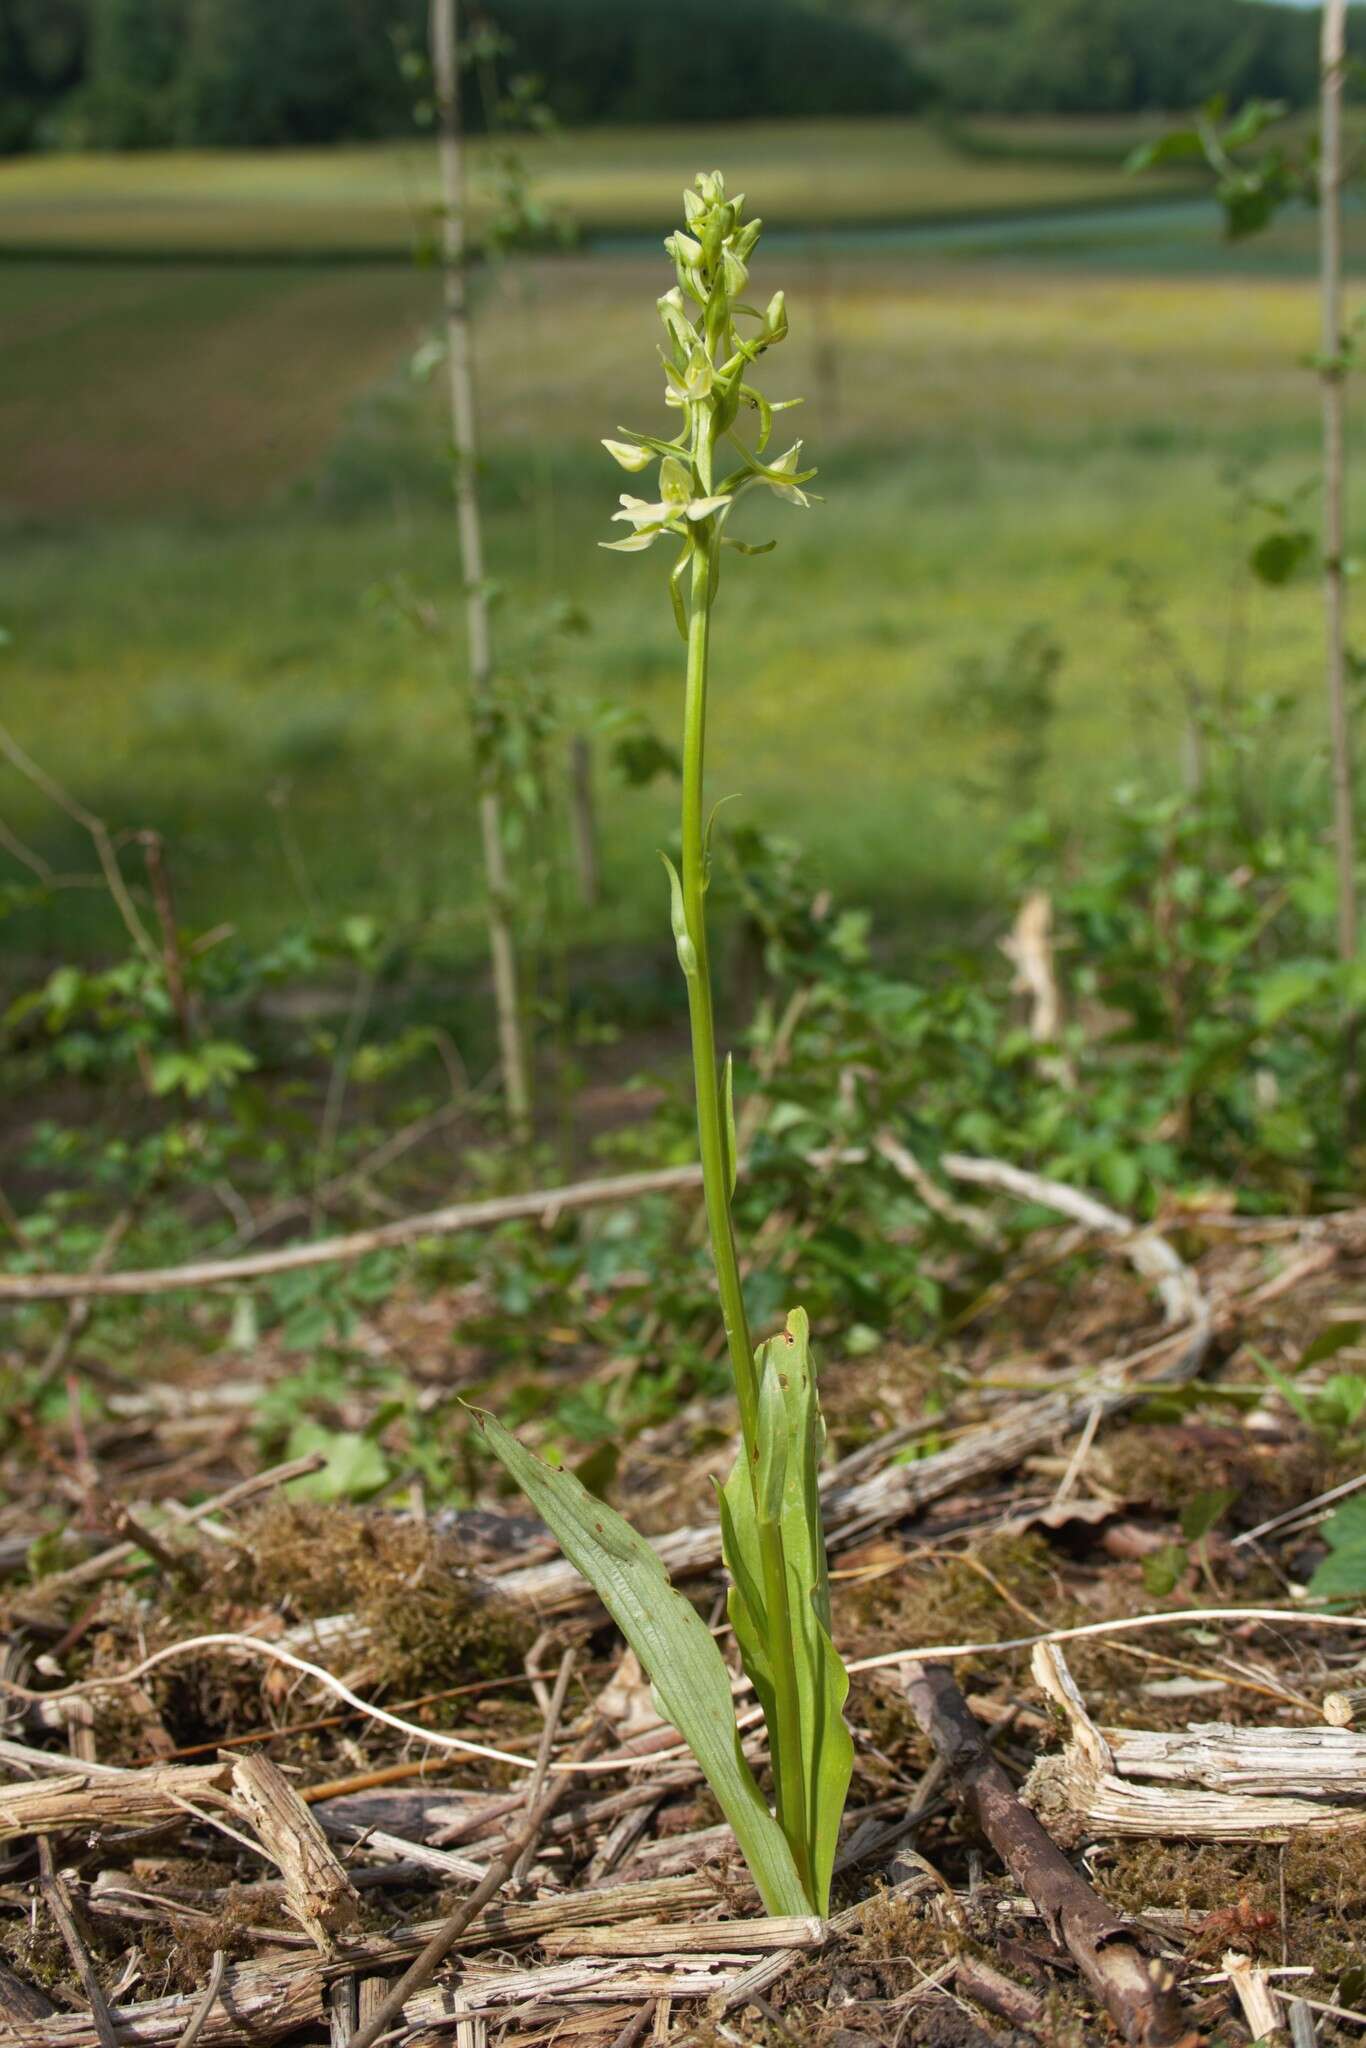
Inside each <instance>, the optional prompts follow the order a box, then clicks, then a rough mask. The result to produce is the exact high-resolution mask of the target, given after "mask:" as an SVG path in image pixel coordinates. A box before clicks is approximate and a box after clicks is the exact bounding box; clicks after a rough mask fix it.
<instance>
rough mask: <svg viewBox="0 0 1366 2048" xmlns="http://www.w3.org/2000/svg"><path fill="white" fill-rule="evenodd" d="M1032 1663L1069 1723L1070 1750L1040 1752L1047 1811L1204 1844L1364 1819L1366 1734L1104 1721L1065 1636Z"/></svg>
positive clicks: (1346, 1825) (1328, 1828) (1034, 1792)
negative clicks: (1071, 1664) (1083, 1688)
mask: <svg viewBox="0 0 1366 2048" xmlns="http://www.w3.org/2000/svg"><path fill="white" fill-rule="evenodd" d="M1032 1664H1033V1672H1034V1677H1035V1679H1036V1681H1037V1682H1038V1684H1039V1685H1040V1686H1041V1687H1042V1689H1043V1691H1044V1692H1045V1693H1047V1694H1048V1696H1049V1697H1050V1698H1051V1699H1052V1700H1054V1701H1055V1702H1056V1704H1057V1705H1058V1706H1060V1707H1061V1708H1062V1710H1063V1712H1064V1714H1065V1715H1066V1717H1067V1722H1068V1729H1069V1739H1068V1743H1067V1747H1066V1749H1065V1750H1064V1751H1063V1752H1062V1754H1061V1755H1060V1756H1053V1757H1045V1758H1043V1759H1041V1760H1040V1762H1039V1763H1037V1764H1036V1765H1035V1767H1034V1769H1033V1771H1032V1772H1031V1774H1030V1777H1029V1780H1028V1782H1027V1784H1026V1786H1025V1796H1026V1797H1027V1798H1028V1799H1029V1801H1030V1803H1031V1805H1033V1806H1034V1807H1036V1808H1037V1809H1038V1811H1039V1812H1041V1813H1043V1814H1045V1815H1048V1816H1050V1817H1054V1818H1057V1819H1059V1820H1063V1819H1065V1820H1066V1821H1067V1823H1068V1824H1069V1825H1070V1826H1071V1827H1073V1828H1076V1827H1078V1826H1080V1827H1082V1828H1084V1829H1085V1830H1086V1831H1087V1832H1088V1833H1094V1834H1098V1835H1107V1834H1108V1835H1128V1836H1142V1835H1156V1836H1165V1837H1168V1838H1171V1839H1177V1840H1182V1839H1184V1840H1192V1839H1194V1840H1200V1841H1269V1840H1274V1839H1276V1838H1277V1837H1284V1835H1285V1833H1286V1831H1287V1830H1289V1829H1307V1830H1309V1831H1310V1832H1313V1833H1320V1834H1323V1833H1340V1832H1342V1831H1343V1830H1344V1829H1362V1828H1366V1735H1359V1734H1353V1733H1352V1731H1351V1730H1350V1729H1347V1728H1333V1727H1323V1726H1320V1727H1314V1728H1235V1727H1229V1726H1226V1725H1224V1724H1223V1723H1220V1722H1206V1723H1200V1724H1197V1725H1196V1726H1195V1727H1193V1728H1186V1729H1177V1730H1166V1729H1146V1728H1116V1729H1104V1730H1102V1729H1100V1728H1098V1727H1097V1726H1096V1724H1095V1722H1094V1721H1093V1720H1092V1719H1091V1717H1090V1715H1089V1714H1088V1712H1087V1710H1086V1705H1085V1702H1084V1701H1083V1699H1082V1697H1081V1694H1080V1693H1079V1692H1078V1690H1077V1687H1076V1684H1075V1682H1074V1681H1073V1678H1072V1675H1071V1673H1070V1672H1069V1670H1068V1668H1067V1665H1066V1663H1065V1661H1064V1659H1063V1655H1062V1652H1061V1651H1060V1650H1059V1649H1058V1648H1057V1646H1056V1645H1053V1644H1046V1643H1041V1644H1038V1645H1037V1646H1036V1647H1035V1650H1034V1653H1033V1659H1032ZM1135 1780H1139V1781H1142V1782H1138V1783H1135V1782H1134V1781H1135ZM1335 1798H1336V1800H1337V1801H1338V1802H1339V1803H1334V1802H1335ZM1344 1798H1345V1799H1347V1800H1351V1801H1353V1802H1355V1803H1353V1804H1342V1803H1340V1802H1341V1801H1342V1800H1343V1799H1344Z"/></svg>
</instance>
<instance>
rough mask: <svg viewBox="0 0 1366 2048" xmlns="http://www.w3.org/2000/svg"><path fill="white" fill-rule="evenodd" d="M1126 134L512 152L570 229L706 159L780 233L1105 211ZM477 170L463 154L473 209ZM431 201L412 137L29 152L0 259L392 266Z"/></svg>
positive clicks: (769, 126)
mask: <svg viewBox="0 0 1366 2048" xmlns="http://www.w3.org/2000/svg"><path fill="white" fill-rule="evenodd" d="M1051 132H1055V133H1056V148H1057V151H1058V154H1056V155H1054V154H1053V153H1051V149H1050V133H1051ZM1137 132H1139V131H1138V130H1137V129H1136V128H1135V124H1134V123H1133V122H1125V123H1123V124H1120V125H1115V126H1110V125H1107V124H1105V123H1094V122H1092V123H1088V124H1086V126H1085V127H1084V129H1082V130H1080V131H1078V138H1079V139H1081V140H1084V142H1085V145H1086V146H1085V148H1084V149H1081V150H1078V149H1077V148H1076V147H1075V146H1074V143H1073V138H1072V137H1071V136H1070V135H1069V133H1068V131H1066V130H1057V131H1050V130H1049V129H1047V128H1044V129H1043V130H1040V127H1039V124H1037V123H1028V124H1021V136H1020V141H1021V150H1020V153H1019V154H1018V156H1017V155H1015V154H1014V153H1013V152H1012V149H1011V135H1012V130H1011V124H1009V123H1000V122H998V123H994V124H993V125H992V127H991V129H990V131H989V133H984V140H989V142H990V149H989V151H987V152H984V153H981V154H978V153H977V152H975V151H972V150H964V149H960V148H956V147H955V146H954V144H953V142H952V140H951V139H950V138H948V137H947V136H945V135H943V134H941V133H940V132H939V131H938V130H937V129H935V128H933V127H930V126H928V125H926V124H924V123H922V122H917V121H907V120H892V119H888V120H869V121H835V120H831V121H800V122H796V121H788V122H755V123H753V124H752V125H750V126H748V127H744V128H741V129H735V128H725V129H716V128H708V127H706V126H705V125H699V126H689V127H686V128H652V129H649V130H644V131H641V130H636V129H630V128H604V129H597V130H592V131H588V132H582V131H577V132H574V133H572V134H569V135H564V136H555V137H550V138H537V139H534V140H529V141H528V142H527V143H526V144H525V145H524V146H523V154H524V156H525V158H526V161H527V165H528V169H529V171H530V173H531V175H532V177H533V179H534V182H535V186H536V190H537V194H538V196H539V197H541V198H543V199H545V200H546V201H548V202H549V204H551V205H552V206H553V207H556V208H558V209H561V210H562V212H563V214H564V216H565V217H566V219H568V220H569V221H572V222H573V223H575V224H576V225H577V227H578V228H580V229H581V230H582V231H583V232H585V233H589V234H593V233H603V232H617V233H620V232H639V233H648V234H654V233H655V232H656V231H657V230H658V229H659V224H660V222H661V221H664V222H667V221H668V220H670V219H671V218H672V213H673V209H674V208H675V207H676V206H677V204H678V193H679V191H680V189H681V187H682V186H683V185H684V184H686V183H689V182H691V179H692V177H693V174H694V173H695V172H696V171H697V170H698V168H699V167H704V168H709V167H710V166H711V165H712V163H713V162H720V161H722V160H724V162H725V164H726V166H727V169H728V171H729V173H730V175H731V178H732V183H733V185H734V186H736V187H742V186H746V185H747V186H748V188H749V190H750V193H751V195H752V196H753V197H755V198H758V199H761V203H762V206H763V208H764V210H765V211H766V212H767V213H768V214H769V215H770V216H771V218H772V219H773V220H775V221H782V222H785V223H787V224H788V225H789V226H802V227H807V226H812V225H830V224H839V223H843V222H849V221H859V222H875V221H905V220H937V219H953V218H955V217H961V216H964V215H973V214H977V215H995V214H1000V213H1005V212H1016V213H1020V212H1028V211H1030V210H1037V209H1038V208H1040V207H1052V206H1079V205H1097V204H1100V205H1103V204H1105V203H1107V202H1114V201H1115V200H1123V199H1125V198H1127V197H1128V196H1129V191H1130V187H1129V181H1128V180H1127V179H1126V178H1125V176H1124V172H1123V169H1122V158H1123V153H1124V149H1125V147H1126V146H1127V144H1128V143H1130V142H1132V141H1133V139H1134V138H1135V134H1136V133H1137ZM482 157H483V151H482V148H481V146H480V145H479V144H478V143H476V144H475V146H474V149H473V159H474V161H473V168H472V179H471V183H472V190H473V193H474V195H475V203H476V206H478V205H479V204H480V203H481V200H480V185H481V178H480V164H481V161H482ZM1167 182H1168V183H1170V182H1171V181H1170V180H1168V181H1167ZM1178 182H1179V181H1178ZM436 201H437V176H436V159H435V151H434V148H433V146H432V144H431V143H430V142H428V141H426V140H422V139H414V141H412V142H411V143H402V144H383V145H375V146H370V147H365V148H351V149H329V150H323V149H313V150H242V151H232V152H226V151H225V152H213V151H204V152H196V153H176V152H167V153H163V154H147V155H141V156H98V155H91V156H66V157H57V156H47V157H29V158H26V159H18V160H13V161H11V162H8V163H5V164H3V165H0V251H5V250H10V251H28V252H32V251H42V250H51V251H54V252H57V253H60V252H62V251H70V250H83V251H94V252H97V253H102V254H105V255H108V254H111V253H114V252H116V251H144V252H147V253H151V254H166V253H171V254H175V253H178V252H179V253H183V252H186V251H194V250H201V251H206V252H210V253H213V254H233V253H239V254H240V253H242V252H244V251H245V252H251V251H258V252H263V253H265V252H274V253H287V252H294V253H297V254H301V255H313V256H317V255H322V256H332V257H336V256H338V255H344V254H347V253H354V252H358V251H364V252H371V253H374V252H385V251H387V252H392V253H393V254H395V255H398V256H401V255H404V254H406V252H407V251H408V250H409V249H410V248H411V247H412V245H413V242H414V240H415V238H416V237H417V236H419V235H420V234H422V233H423V232H426V231H429V230H430V224H431V219H432V213H433V209H434V207H435V205H436Z"/></svg>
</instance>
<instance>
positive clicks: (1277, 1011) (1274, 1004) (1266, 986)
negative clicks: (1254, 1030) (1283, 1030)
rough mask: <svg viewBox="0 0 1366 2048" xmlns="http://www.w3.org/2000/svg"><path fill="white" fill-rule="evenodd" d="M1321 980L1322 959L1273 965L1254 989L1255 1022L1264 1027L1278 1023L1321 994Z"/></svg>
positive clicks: (1322, 974)
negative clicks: (1274, 966)
mask: <svg viewBox="0 0 1366 2048" xmlns="http://www.w3.org/2000/svg"><path fill="white" fill-rule="evenodd" d="M1323 983H1324V969H1323V962H1322V961H1319V960H1287V961H1286V962H1285V963H1284V964H1283V965H1282V966H1280V967H1276V968H1273V969H1272V971H1271V972H1270V974H1266V975H1263V977H1262V979H1261V982H1260V983H1259V985H1258V988H1257V996H1256V1007H1257V1022H1258V1023H1259V1024H1260V1025H1262V1026H1263V1027H1264V1028H1265V1027H1266V1026H1268V1025H1271V1024H1279V1023H1280V1021H1281V1019H1282V1017H1288V1016H1289V1014H1290V1012H1291V1011H1292V1010H1297V1009H1299V1008H1300V1006H1301V1005H1302V1004H1304V1003H1307V1002H1310V1001H1312V1000H1313V999H1314V998H1316V997H1318V996H1320V995H1322V993H1323Z"/></svg>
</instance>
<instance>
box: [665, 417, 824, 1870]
mask: <svg viewBox="0 0 1366 2048" xmlns="http://www.w3.org/2000/svg"><path fill="white" fill-rule="evenodd" d="M707 452H708V454H709V453H710V450H709V449H708V451H707ZM709 469H710V465H709V464H708V465H707V470H708V472H709ZM719 553H720V543H719V538H718V537H716V536H714V535H710V534H708V533H707V530H706V529H705V528H704V529H703V532H702V533H699V535H698V539H697V545H696V550H695V552H694V555H693V566H692V592H691V611H690V615H689V621H688V676H687V692H686V697H685V701H684V712H683V819H682V824H683V861H682V873H681V875H680V880H681V882H682V887H683V912H684V918H685V920H686V923H687V929H688V937H689V939H690V940H691V941H692V949H693V965H692V971H691V972H690V973H689V975H688V977H687V982H688V1021H689V1024H690V1026H691V1031H692V1059H693V1080H694V1085H695V1089H696V1095H697V1137H698V1147H699V1150H700V1152H701V1157H702V1189H703V1200H704V1202H705V1205H706V1212H707V1229H708V1232H709V1234H710V1237H711V1249H712V1259H713V1261H714V1263H715V1266H716V1279H717V1285H718V1288H719V1290H720V1295H721V1315H722V1320H723V1322H724V1324H725V1331H726V1343H727V1346H728V1347H729V1351H730V1362H731V1368H732V1370H733V1372H734V1374H735V1389H736V1394H737V1396H738V1399H739V1406H740V1434H741V1438H742V1441H743V1446H744V1458H745V1469H746V1470H747V1471H748V1473H749V1474H750V1481H751V1484H753V1481H754V1475H755V1471H756V1469H757V1466H758V1461H759V1378H758V1373H757V1370H756V1368H755V1362H754V1346H753V1341H752V1339H751V1337H750V1332H749V1318H748V1316H747V1315H746V1313H745V1300H744V1292H743V1289H742V1287H741V1284H740V1265H739V1261H738V1259H737V1257H736V1252H735V1229H734V1224H733V1222H732V1219H731V1213H730V1176H729V1171H728V1168H727V1148H726V1138H725V1124H724V1119H723V1111H722V1104H721V1086H720V1079H719V1076H718V1073H717V1065H716V1026H715V1018H714V1013H713V1007H712V993H711V966H710V962H709V959H708V954H707V920H706V902H705V892H706V882H707V877H706V861H707V849H706V828H705V825H704V822H703V809H702V795H703V792H702V781H703V765H704V759H705V751H706V729H707V658H708V652H709V644H710V633H711V607H712V599H713V596H714V594H715V588H716V568H717V557H718V555H719ZM754 1505H755V1518H756V1522H757V1527H758V1537H759V1549H760V1557H761V1560H762V1564H763V1577H764V1605H765V1607H766V1609H767V1616H768V1628H769V1641H768V1645H767V1648H768V1655H769V1663H770V1668H771V1671H772V1674H773V1716H772V1721H771V1725H770V1727H769V1750H770V1755H771V1757H772V1760H773V1775H774V1783H775V1789H776V1792H777V1804H778V1821H779V1825H780V1826H781V1827H782V1830H783V1833H784V1834H785V1835H786V1837H787V1840H788V1844H789V1846H790V1847H791V1850H792V1854H793V1858H794V1860H795V1862H796V1865H797V1869H798V1872H799V1874H800V1876H801V1879H802V1882H803V1884H804V1885H805V1886H806V1889H807V1892H808V1894H809V1893H810V1891H811V1872H810V1862H809V1857H808V1853H807V1820H806V1785H805V1772H804V1770H803V1764H802V1743H801V1719H800V1714H801V1710H800V1705H799V1700H798V1692H797V1667H796V1659H795V1656H794V1653H793V1646H792V1615H791V1611H790V1605H789V1600H788V1587H787V1563H786V1558H785V1556H784V1551H783V1537H782V1529H781V1527H780V1526H779V1524H778V1523H777V1522H776V1521H775V1520H774V1519H773V1518H772V1516H770V1515H767V1514H765V1512H764V1509H763V1505H762V1503H761V1502H760V1500H759V1498H758V1496H757V1493H756V1496H755V1503H754Z"/></svg>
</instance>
